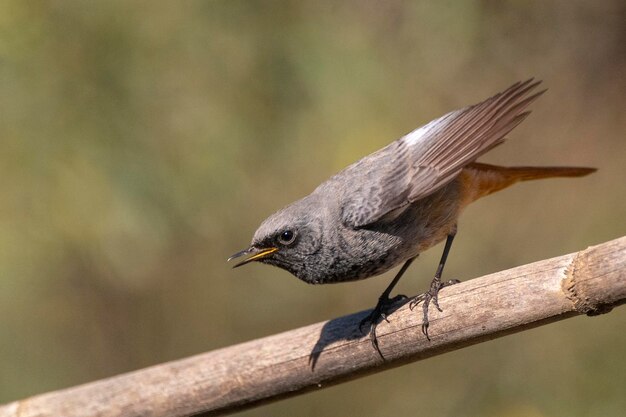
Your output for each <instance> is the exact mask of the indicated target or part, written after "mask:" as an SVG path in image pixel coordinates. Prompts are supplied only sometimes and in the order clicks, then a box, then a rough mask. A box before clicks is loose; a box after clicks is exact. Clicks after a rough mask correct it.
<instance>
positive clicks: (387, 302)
mask: <svg viewBox="0 0 626 417" xmlns="http://www.w3.org/2000/svg"><path fill="white" fill-rule="evenodd" d="M415 258H417V256H414V257H413V258H411V259H409V260H408V261H406V262H405V263H404V265H402V268H400V270H399V271H398V273H397V274H396V276H395V277H394V278H393V280H392V281H391V283H390V284H389V286H387V288H386V289H385V291H383V293H382V294H381V295H380V297H378V303H377V304H376V307H374V309H373V310H372V312H371V313H370V314H369V315H368V316H367V317H365V318H364V319H363V320H361V322H360V323H359V330H360V331H361V332H362V331H363V325H364V324H365V323H367V322H369V323H370V326H369V328H370V339H371V341H372V346H374V349H376V351H377V352H378V354H379V355H380V357H381V358H383V360H384V359H385V358H384V357H383V354H382V352H381V351H380V348H379V347H378V340H377V339H376V326H377V325H378V323H379V322H380V320H381V319H384V320H387V314H388V313H389V307H391V306H392V305H393V304H395V303H396V302H398V301H400V300H403V299H405V298H407V297H406V296H405V295H401V294H399V295H396V296H395V297H393V298H389V294H391V291H392V290H393V288H394V287H395V286H396V284H397V283H398V281H400V278H401V277H402V275H403V274H404V272H405V271H406V270H407V269H408V268H409V266H410V265H411V263H412V262H413V261H414V260H415ZM387 322H389V320H387Z"/></svg>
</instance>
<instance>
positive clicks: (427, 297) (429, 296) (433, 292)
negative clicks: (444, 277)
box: [409, 226, 460, 340]
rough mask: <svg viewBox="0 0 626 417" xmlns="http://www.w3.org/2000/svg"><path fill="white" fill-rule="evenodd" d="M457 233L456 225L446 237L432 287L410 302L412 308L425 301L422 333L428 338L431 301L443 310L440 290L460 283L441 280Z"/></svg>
mask: <svg viewBox="0 0 626 417" xmlns="http://www.w3.org/2000/svg"><path fill="white" fill-rule="evenodd" d="M455 235H456V226H455V227H454V229H452V231H451V232H450V233H449V234H448V237H447V239H446V245H445V247H444V248H443V254H442V255H441V260H440V261H439V266H438V267H437V272H435V277H434V278H433V280H432V282H431V283H430V289H429V290H428V291H427V292H425V293H424V294H420V295H418V296H416V297H413V299H412V300H411V303H410V304H409V308H411V310H412V309H414V308H415V307H416V306H417V305H418V304H419V303H423V304H422V310H423V312H424V318H423V320H422V333H424V336H426V338H427V339H428V340H430V337H429V336H428V325H429V323H428V307H429V305H430V303H431V302H432V303H433V305H434V306H435V307H436V308H437V310H439V311H443V310H441V308H440V307H439V300H438V297H439V291H440V290H441V289H442V288H444V287H447V286H449V285H453V284H458V283H459V282H460V281H459V280H458V279H452V280H450V281H447V282H441V274H442V273H443V267H444V266H445V265H446V259H448V253H449V252H450V247H452V241H453V240H454V236H455Z"/></svg>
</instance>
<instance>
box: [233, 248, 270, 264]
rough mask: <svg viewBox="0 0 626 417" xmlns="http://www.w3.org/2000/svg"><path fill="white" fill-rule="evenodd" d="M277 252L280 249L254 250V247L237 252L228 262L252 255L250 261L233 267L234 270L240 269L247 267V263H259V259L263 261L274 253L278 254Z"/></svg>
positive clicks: (245, 260)
mask: <svg viewBox="0 0 626 417" xmlns="http://www.w3.org/2000/svg"><path fill="white" fill-rule="evenodd" d="M277 250H278V248H264V249H257V248H254V247H250V248H248V249H244V250H242V251H241V252H237V253H236V254H234V255H233V256H231V257H230V258H228V261H227V262H230V261H231V260H233V259H236V258H240V257H242V256H245V255H251V256H250V257H249V258H248V259H244V260H243V261H241V262H239V263H236V264H235V265H233V268H239V267H240V266H243V265H245V264H247V263H250V262H252V261H258V260H259V259H263V258H265V257H266V256H269V255H271V254H272V253H274V252H276V251H277Z"/></svg>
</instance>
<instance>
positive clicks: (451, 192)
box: [302, 181, 459, 284]
mask: <svg viewBox="0 0 626 417" xmlns="http://www.w3.org/2000/svg"><path fill="white" fill-rule="evenodd" d="M458 192H459V183H458V181H453V182H451V183H449V184H448V185H446V186H445V187H443V188H442V189H440V190H438V191H436V192H435V193H433V194H432V195H430V196H428V197H426V198H423V199H421V200H418V201H416V202H414V203H411V204H409V205H407V206H405V207H403V208H402V209H399V210H397V211H396V212H394V213H390V214H389V215H388V216H386V217H385V218H383V219H381V220H379V221H377V222H374V223H371V224H368V225H365V226H363V227H358V228H353V227H349V226H347V225H345V224H343V223H342V222H340V221H337V218H338V214H335V215H333V216H332V218H333V221H330V222H329V221H327V222H326V224H325V230H324V243H323V245H322V247H321V249H320V251H319V252H318V254H317V255H316V259H315V262H316V265H315V268H314V270H313V271H312V273H311V274H310V275H309V277H308V279H305V278H304V277H302V278H303V279H304V280H305V281H307V282H310V283H319V284H323V283H334V282H345V281H355V280H359V279H364V278H368V277H371V276H374V275H379V274H382V273H384V272H386V271H388V270H389V269H391V268H393V267H395V266H397V265H399V264H400V263H402V262H404V261H406V260H408V259H409V258H412V257H414V256H416V255H417V254H418V253H420V252H422V251H424V250H426V249H428V248H429V247H431V246H433V245H435V244H436V243H438V242H440V241H441V240H443V239H444V238H445V237H446V235H447V234H448V233H449V232H450V230H451V229H452V227H454V224H455V222H456V218H457V216H458V204H457V201H458ZM338 209H340V208H339V207H338Z"/></svg>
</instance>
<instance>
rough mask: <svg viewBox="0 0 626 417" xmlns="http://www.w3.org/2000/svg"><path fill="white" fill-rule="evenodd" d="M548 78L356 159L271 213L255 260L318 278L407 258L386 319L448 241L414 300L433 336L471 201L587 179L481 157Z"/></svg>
mask: <svg viewBox="0 0 626 417" xmlns="http://www.w3.org/2000/svg"><path fill="white" fill-rule="evenodd" d="M539 83H540V81H536V82H533V80H532V79H531V80H528V81H525V82H518V83H516V84H514V85H512V86H511V87H509V88H508V89H507V90H505V91H503V92H501V93H499V94H496V95H495V96H493V97H491V98H489V99H487V100H485V101H483V102H481V103H478V104H475V105H473V106H469V107H466V108H464V109H461V110H456V111H453V112H451V113H448V114H446V115H445V116H443V117H440V118H439V119H436V120H433V121H432V122H430V123H428V124H426V125H424V126H422V127H420V128H419V129H416V130H414V131H412V132H411V133H409V134H407V135H406V136H403V137H402V138H400V139H398V140H396V141H395V142H392V143H391V144H389V145H388V146H386V147H384V148H382V149H380V150H378V151H377V152H374V153H372V154H371V155H368V156H366V157H365V158H363V159H361V160H360V161H358V162H356V163H354V164H352V165H350V166H349V167H347V168H346V169H344V170H343V171H341V172H339V173H338V174H336V175H335V176H333V177H331V178H330V179H329V180H327V181H326V182H324V183H322V184H321V185H320V186H318V187H317V188H316V189H315V190H314V191H313V192H312V193H311V194H309V195H308V196H306V197H304V198H302V199H301V200H298V201H296V202H295V203H292V204H290V205H289V206H287V207H285V208H283V209H282V210H280V211H278V212H276V213H274V214H272V215H271V216H270V217H268V218H267V219H266V220H265V221H264V222H263V223H262V224H261V226H260V227H259V228H258V230H257V231H256V233H255V234H254V237H253V238H252V244H251V245H250V247H249V248H248V249H245V250H243V251H241V252H238V253H236V254H234V255H233V256H232V257H231V258H229V260H231V259H234V258H238V257H240V256H243V255H249V257H248V258H247V259H245V260H244V261H242V262H240V263H238V264H236V265H235V267H238V266H241V265H245V264H247V263H249V262H252V261H258V262H262V263H266V264H270V265H275V266H277V267H279V268H283V269H285V270H287V271H289V272H291V273H292V274H294V275H295V276H297V277H298V278H300V279H301V280H303V281H304V282H307V283H309V284H326V283H335V282H345V281H355V280H359V279H364V278H369V277H371V276H374V275H378V274H382V273H383V272H386V271H388V270H389V269H391V268H393V267H395V266H397V265H399V264H401V263H403V262H404V265H403V266H402V268H401V269H400V270H399V272H398V273H397V274H396V276H395V277H394V279H393V280H392V281H391V283H390V284H389V286H388V287H387V288H386V289H385V291H384V292H383V293H382V295H381V296H380V298H379V300H378V303H377V304H376V307H375V308H374V310H373V311H372V312H371V314H370V315H369V316H368V317H367V318H366V319H364V320H363V321H362V322H361V326H362V325H363V324H364V323H368V322H369V323H370V326H369V329H370V336H371V339H372V343H373V345H374V347H375V348H376V349H377V350H378V352H379V353H380V350H379V349H378V343H377V341H376V325H377V323H379V322H380V320H381V319H383V318H386V313H387V312H388V311H389V310H390V306H391V304H392V303H394V302H395V301H398V300H399V299H400V298H404V297H403V296H396V297H393V298H390V297H389V296H390V294H391V291H392V289H393V287H394V286H395V285H396V284H397V283H398V280H399V279H400V277H401V276H402V274H403V273H404V272H405V271H406V269H407V268H408V267H409V265H410V264H411V262H413V260H414V259H415V258H416V257H417V256H418V255H419V254H420V253H421V252H423V251H425V250H426V249H428V248H430V247H431V246H433V245H435V244H437V243H439V242H441V241H442V240H444V239H446V243H445V247H444V250H443V255H442V257H441V261H440V263H439V266H438V268H437V271H436V273H435V277H434V279H433V280H432V282H431V284H430V289H429V290H428V291H427V292H426V293H424V294H421V295H419V296H416V297H413V298H412V299H411V304H410V307H411V308H414V307H415V306H416V305H417V304H418V303H420V302H423V324H422V331H423V333H424V334H425V335H426V337H428V306H429V304H430V303H431V302H432V303H433V304H434V305H435V307H436V308H437V309H439V310H440V311H441V309H440V308H439V305H438V302H437V294H438V292H439V290H440V289H441V288H443V287H444V286H446V285H449V284H452V283H455V282H458V281H448V282H442V281H441V274H442V272H443V268H444V265H445V262H446V258H447V256H448V252H449V251H450V246H451V245H452V240H453V239H454V236H455V234H456V229H457V218H458V217H459V215H460V213H461V211H462V210H463V209H464V208H465V206H467V205H468V204H469V203H471V202H473V201H475V200H477V199H478V198H480V197H483V196H486V195H488V194H491V193H493V192H495V191H499V190H501V189H503V188H506V187H508V186H510V185H512V184H514V183H516V182H518V181H526V180H534V179H540V178H550V177H579V176H583V175H587V174H590V173H591V172H593V171H595V169H594V168H579V167H513V168H507V167H500V166H494V165H487V164H481V163H476V162H474V161H475V160H476V159H477V158H478V157H479V156H481V155H482V154H484V153H485V152H487V151H489V150H490V149H492V148H493V147H494V146H497V145H499V144H500V143H502V142H503V141H504V136H505V135H506V134H508V133H509V132H510V131H511V130H512V129H513V128H515V127H516V126H517V125H518V124H520V123H521V122H522V121H523V120H524V119H525V118H526V116H528V114H529V113H530V112H529V111H526V108H527V107H528V106H529V105H530V104H531V103H532V102H533V101H534V100H535V99H536V98H537V97H539V96H540V95H541V94H543V93H544V92H545V90H543V91H540V92H538V93H535V94H532V95H530V96H529V94H531V92H532V91H533V90H534V89H535V87H537V85H538V84H539Z"/></svg>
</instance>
